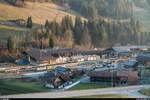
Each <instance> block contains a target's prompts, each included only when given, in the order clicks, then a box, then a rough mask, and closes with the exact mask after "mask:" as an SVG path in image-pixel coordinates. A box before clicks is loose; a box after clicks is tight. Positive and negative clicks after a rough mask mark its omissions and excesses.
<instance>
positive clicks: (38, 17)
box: [0, 1, 77, 24]
mask: <svg viewBox="0 0 150 100" xmlns="http://www.w3.org/2000/svg"><path fill="white" fill-rule="evenodd" d="M0 12H1V13H0V20H13V19H19V18H21V19H27V17H28V16H32V19H33V22H34V23H36V24H45V21H46V20H49V21H53V20H54V19H55V18H56V20H57V21H59V22H60V21H61V19H62V18H63V17H64V16H66V15H69V16H71V17H72V18H73V19H74V18H75V16H76V15H77V13H74V11H71V10H69V12H68V11H67V10H65V8H63V7H60V6H58V5H56V4H54V3H38V2H36V3H33V2H26V6H25V7H23V8H20V7H15V6H12V5H9V4H7V3H6V2H2V1H0Z"/></svg>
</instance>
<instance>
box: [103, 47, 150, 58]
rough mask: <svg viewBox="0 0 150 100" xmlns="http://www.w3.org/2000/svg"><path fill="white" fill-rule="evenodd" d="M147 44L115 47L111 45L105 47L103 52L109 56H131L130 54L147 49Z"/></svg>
mask: <svg viewBox="0 0 150 100" xmlns="http://www.w3.org/2000/svg"><path fill="white" fill-rule="evenodd" d="M148 48H149V47H148V46H118V47H117V46H116V47H111V48H107V49H105V50H104V51H103V52H104V54H107V57H108V56H109V57H110V56H114V55H117V56H120V57H125V56H132V55H137V54H138V53H140V52H141V51H145V50H148Z"/></svg>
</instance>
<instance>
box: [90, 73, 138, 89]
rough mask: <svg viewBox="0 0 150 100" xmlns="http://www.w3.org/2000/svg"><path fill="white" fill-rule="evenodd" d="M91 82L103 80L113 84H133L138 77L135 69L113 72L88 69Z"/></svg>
mask: <svg viewBox="0 0 150 100" xmlns="http://www.w3.org/2000/svg"><path fill="white" fill-rule="evenodd" d="M88 76H90V81H91V82H102V83H103V82H104V83H111V82H112V81H113V83H114V84H113V85H114V86H116V85H122V84H135V83H136V81H137V78H138V72H137V71H115V72H105V71H90V72H89V73H88Z"/></svg>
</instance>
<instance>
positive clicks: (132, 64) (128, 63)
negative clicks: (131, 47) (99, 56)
mask: <svg viewBox="0 0 150 100" xmlns="http://www.w3.org/2000/svg"><path fill="white" fill-rule="evenodd" d="M124 65H125V66H124V67H125V68H135V67H136V66H137V65H138V62H137V61H136V60H128V61H125V63H124Z"/></svg>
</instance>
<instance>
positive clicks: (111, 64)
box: [111, 64, 114, 87]
mask: <svg viewBox="0 0 150 100" xmlns="http://www.w3.org/2000/svg"><path fill="white" fill-rule="evenodd" d="M111 67H112V68H114V67H113V66H112V64H111ZM113 85H114V84H113V69H112V87H114V86H113Z"/></svg>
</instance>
